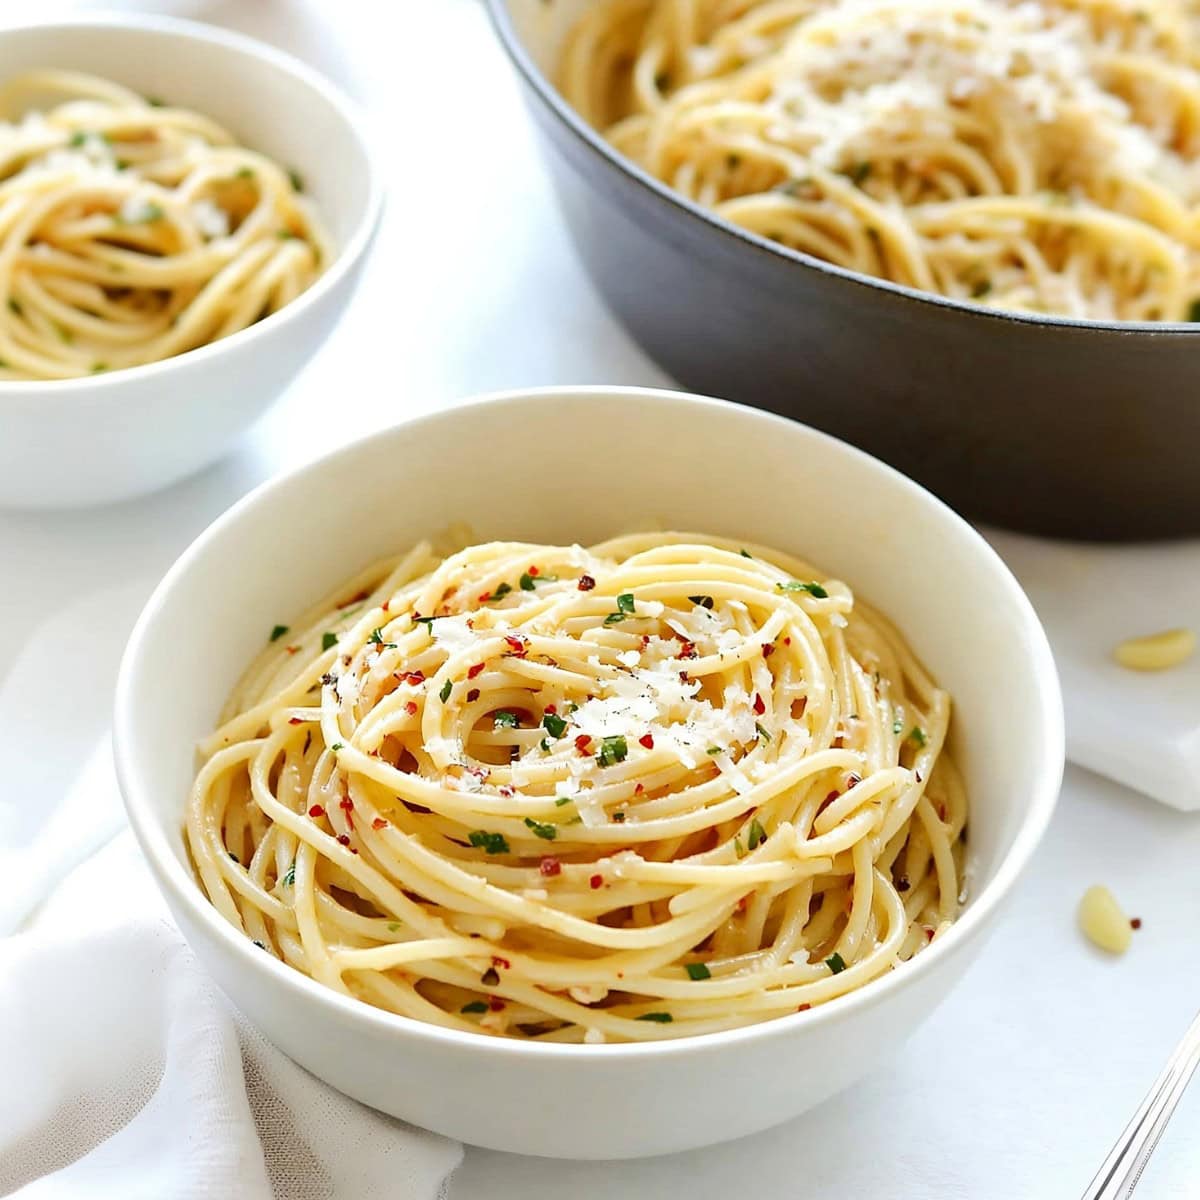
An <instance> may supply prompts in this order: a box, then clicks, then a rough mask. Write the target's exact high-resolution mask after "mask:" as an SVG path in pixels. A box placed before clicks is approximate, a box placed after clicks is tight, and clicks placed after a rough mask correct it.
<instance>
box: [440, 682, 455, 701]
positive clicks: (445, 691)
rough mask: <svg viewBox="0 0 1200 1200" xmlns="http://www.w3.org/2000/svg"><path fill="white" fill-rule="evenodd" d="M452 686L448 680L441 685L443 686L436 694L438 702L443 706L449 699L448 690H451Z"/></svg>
mask: <svg viewBox="0 0 1200 1200" xmlns="http://www.w3.org/2000/svg"><path fill="white" fill-rule="evenodd" d="M453 686H454V684H452V683H451V682H450V680H448V679H447V680H446V682H445V683H443V684H442V690H441V691H440V692H438V699H439V700H440V701H441V702H442V703H443V704H445V703H446V701H447V700H449V699H450V689H451V688H452V687H453Z"/></svg>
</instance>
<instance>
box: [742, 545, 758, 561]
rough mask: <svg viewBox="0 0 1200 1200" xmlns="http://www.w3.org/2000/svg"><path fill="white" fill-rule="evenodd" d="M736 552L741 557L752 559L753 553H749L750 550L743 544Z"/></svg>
mask: <svg viewBox="0 0 1200 1200" xmlns="http://www.w3.org/2000/svg"><path fill="white" fill-rule="evenodd" d="M738 553H739V554H740V555H741V556H742V557H743V558H751V559H752V558H753V557H754V555H753V554H751V553H750V551H749V550H747V549H746V547H745V546H743V547H742V548H741V549H740V550H739V551H738Z"/></svg>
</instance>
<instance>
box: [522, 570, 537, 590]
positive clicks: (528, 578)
mask: <svg viewBox="0 0 1200 1200" xmlns="http://www.w3.org/2000/svg"><path fill="white" fill-rule="evenodd" d="M518 583H520V585H521V591H523V592H532V591H533V589H534V588H535V587H536V586H537V584H536V583H534V580H533V576H532V575H530V573H529V572H528V571H526V572H524V573H523V574H522V576H521V578H520V579H519V580H518Z"/></svg>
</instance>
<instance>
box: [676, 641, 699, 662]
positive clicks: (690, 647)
mask: <svg viewBox="0 0 1200 1200" xmlns="http://www.w3.org/2000/svg"><path fill="white" fill-rule="evenodd" d="M679 657H680V658H698V657H699V655H698V654H697V653H696V643H695V642H687V641H685V642H684V643H683V645H682V646H680V647H679Z"/></svg>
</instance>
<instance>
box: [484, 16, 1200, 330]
mask: <svg viewBox="0 0 1200 1200" xmlns="http://www.w3.org/2000/svg"><path fill="white" fill-rule="evenodd" d="M484 4H485V7H486V8H487V11H488V15H489V17H490V18H491V22H492V27H493V29H494V30H495V32H496V34H497V36H498V38H499V41H500V43H501V44H502V45H503V47H504V49H505V52H506V53H507V54H508V57H509V59H510V60H511V61H512V63H513V65H514V66H515V67H516V68H517V70H518V72H519V73H520V75H521V76H522V77H523V78H524V80H525V82H526V83H527V84H528V85H529V87H530V88H531V90H532V91H533V93H534V95H536V96H537V97H538V99H539V100H540V101H541V102H542V104H543V105H544V106H545V108H546V109H547V110H548V111H549V112H550V113H551V115H552V116H554V117H555V118H557V120H558V122H559V123H560V124H561V125H562V126H563V127H564V128H565V129H566V130H567V132H568V133H570V134H572V135H573V136H574V137H575V138H576V140H578V141H579V142H581V143H583V145H584V146H585V147H587V148H588V149H590V150H591V151H592V152H593V153H594V154H595V155H596V157H598V158H599V159H601V160H603V161H604V162H606V163H607V165H608V166H609V168H610V169H614V170H615V171H616V172H617V173H618V174H620V175H623V176H624V177H626V178H627V179H629V180H631V181H632V182H633V183H635V184H638V185H640V186H641V187H642V189H643V190H645V191H646V192H648V193H649V194H650V195H652V196H653V197H654V198H656V199H657V200H659V201H660V202H662V201H665V202H666V203H667V204H668V205H670V206H671V207H672V208H673V209H675V210H676V211H677V212H680V213H682V214H683V215H685V216H686V217H688V218H690V219H691V220H692V221H693V222H699V223H700V224H703V225H705V226H707V227H708V229H709V230H710V231H714V232H716V233H719V234H720V235H721V236H722V237H724V238H727V239H730V240H731V242H733V243H737V244H741V245H743V246H746V247H749V248H750V249H753V250H754V251H756V252H758V253H760V254H767V255H770V256H771V257H773V258H776V259H782V260H784V261H787V262H792V263H795V264H796V265H797V266H800V267H807V268H809V269H810V270H815V271H818V272H820V273H821V274H824V275H832V276H834V277H836V278H837V279H839V280H842V281H844V282H845V283H849V284H853V285H856V286H858V287H863V288H869V289H871V290H875V291H882V292H885V293H889V294H891V295H893V296H895V297H897V298H903V299H906V300H912V301H916V302H917V303H919V304H922V305H926V306H929V307H931V308H933V309H935V310H941V311H949V312H953V313H959V314H961V315H963V316H965V317H968V318H976V319H979V320H990V321H997V322H1001V323H1005V324H1012V325H1027V326H1034V327H1038V326H1040V327H1043V328H1045V327H1049V328H1052V329H1062V330H1066V331H1070V332H1072V333H1077V334H1078V336H1081V337H1098V336H1100V335H1101V334H1111V333H1122V334H1126V335H1132V334H1148V335H1158V336H1164V337H1166V336H1172V335H1174V336H1187V335H1189V334H1190V335H1191V336H1193V337H1200V323H1197V322H1191V321H1110V320H1099V319H1096V318H1090V317H1068V316H1055V315H1054V314H1053V313H1033V312H1029V313H1026V312H1017V311H1015V310H1010V309H1000V308H989V307H987V306H986V305H982V304H976V303H974V302H973V301H971V300H959V299H956V298H955V297H952V296H942V295H940V294H939V293H937V292H925V291H921V290H920V289H919V288H914V287H910V286H908V285H907V284H903V283H895V282H893V281H892V280H890V279H882V278H880V277H878V276H875V275H865V274H863V273H862V272H861V271H852V270H851V269H850V268H848V267H840V266H838V265H837V264H836V263H831V262H826V261H825V260H824V259H820V258H815V257H814V256H813V255H811V254H806V253H805V252H804V251H802V250H793V249H791V247H789V246H785V245H783V243H781V242H776V241H772V240H771V239H770V238H766V237H762V236H760V235H759V234H756V233H752V232H751V231H750V230H748V229H743V228H742V227H741V226H740V225H735V224H734V223H733V222H732V221H727V220H726V219H725V218H724V217H721V216H718V215H717V214H716V213H715V212H712V211H711V210H710V209H707V208H704V207H703V206H702V205H700V204H697V203H696V202H695V201H693V200H690V199H688V197H686V196H684V195H683V194H682V193H680V192H677V191H675V189H674V188H672V187H669V186H668V185H667V184H665V183H663V182H662V181H661V180H659V179H656V178H655V177H654V176H653V175H651V174H649V172H647V171H644V170H643V169H642V168H641V167H640V166H638V164H637V163H635V162H634V161H633V160H632V159H629V158H626V157H625V155H623V154H621V153H620V152H619V151H617V150H616V149H615V148H614V147H613V146H612V144H611V143H610V142H609V141H608V139H607V138H605V137H604V136H603V135H602V134H601V133H600V132H599V131H598V130H596V129H594V128H593V127H592V126H591V125H589V124H588V123H587V122H586V121H585V120H584V119H583V117H581V116H580V115H579V114H578V113H577V112H576V111H575V109H574V108H572V106H571V105H570V104H568V103H567V101H566V99H565V98H564V97H563V96H562V95H561V93H560V92H559V91H558V88H557V87H555V85H554V83H553V81H552V80H551V79H550V78H549V76H547V75H546V74H545V72H543V71H542V69H541V68H540V67H539V66H538V65H537V63H535V62H534V60H533V57H532V55H531V54H530V53H529V52H528V50H526V48H525V43H524V42H523V40H522V39H521V37H520V35H519V34H518V33H517V30H516V27H515V25H514V24H513V20H512V16H511V4H512V0H484Z"/></svg>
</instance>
